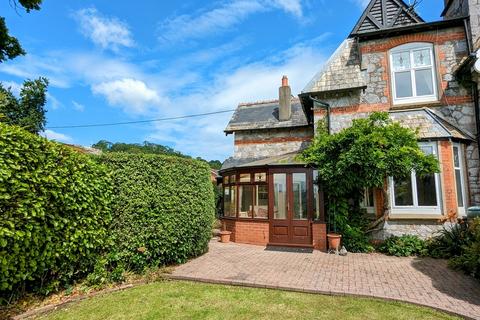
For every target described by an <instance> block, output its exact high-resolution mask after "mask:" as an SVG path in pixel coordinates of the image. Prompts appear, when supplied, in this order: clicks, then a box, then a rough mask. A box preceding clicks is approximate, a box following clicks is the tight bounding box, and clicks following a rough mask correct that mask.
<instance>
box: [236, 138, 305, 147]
mask: <svg viewBox="0 0 480 320" xmlns="http://www.w3.org/2000/svg"><path fill="white" fill-rule="evenodd" d="M312 139H313V138H312V137H282V138H269V139H252V140H235V142H234V144H235V145H236V146H238V145H244V144H262V143H263V144H266V143H284V142H297V141H299V142H308V141H312Z"/></svg>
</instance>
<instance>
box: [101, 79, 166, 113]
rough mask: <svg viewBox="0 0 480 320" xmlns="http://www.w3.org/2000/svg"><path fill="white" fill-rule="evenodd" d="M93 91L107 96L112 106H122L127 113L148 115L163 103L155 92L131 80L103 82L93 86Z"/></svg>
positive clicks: (138, 81) (139, 82)
mask: <svg viewBox="0 0 480 320" xmlns="http://www.w3.org/2000/svg"><path fill="white" fill-rule="evenodd" d="M92 91H93V93H95V94H101V95H103V96H105V98H106V99H107V101H108V103H109V104H110V105H112V106H115V105H116V106H122V107H123V109H124V110H125V111H126V112H128V113H134V114H142V113H146V112H147V111H148V110H149V109H151V108H152V107H153V106H154V105H158V104H159V103H160V101H161V100H160V97H159V95H158V94H157V92H156V91H155V90H153V89H151V88H149V87H148V86H147V85H146V84H145V83H144V82H143V81H140V80H136V79H131V78H124V79H121V80H115V81H110V82H102V83H99V84H96V85H93V86H92Z"/></svg>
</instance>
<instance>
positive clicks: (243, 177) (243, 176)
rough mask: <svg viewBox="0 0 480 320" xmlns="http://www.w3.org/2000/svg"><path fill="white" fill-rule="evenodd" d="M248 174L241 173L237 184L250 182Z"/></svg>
mask: <svg viewBox="0 0 480 320" xmlns="http://www.w3.org/2000/svg"><path fill="white" fill-rule="evenodd" d="M250 178H251V177H250V173H241V174H240V179H239V182H250Z"/></svg>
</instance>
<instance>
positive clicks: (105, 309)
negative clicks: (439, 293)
mask: <svg viewBox="0 0 480 320" xmlns="http://www.w3.org/2000/svg"><path fill="white" fill-rule="evenodd" d="M41 319H49V320H53V319H75V320H82V319H101V320H107V319H458V318H455V317H452V316H450V315H447V314H444V313H440V312H437V311H435V310H432V309H428V308H423V307H418V306H415V305H409V304H405V303H399V302H390V301H382V300H375V299H364V298H352V297H333V296H325V295H320V294H307V293H296V292H286V291H280V290H268V289H253V288H243V287H233V286H222V285H211V284H202V283H194V282H183V281H162V282H156V283H151V284H146V285H141V286H138V287H135V288H132V289H128V290H124V291H118V292H114V293H110V294H106V295H103V296H97V297H93V298H90V299H87V300H83V301H81V302H79V303H77V304H74V305H69V306H68V307H66V308H65V309H60V310H58V311H55V312H52V313H50V314H47V315H45V316H44V317H42V318H41Z"/></svg>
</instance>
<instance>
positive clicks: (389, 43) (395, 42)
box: [360, 31, 465, 54]
mask: <svg viewBox="0 0 480 320" xmlns="http://www.w3.org/2000/svg"><path fill="white" fill-rule="evenodd" d="M455 40H457V41H458V40H465V33H464V32H463V31H461V32H450V33H447V34H440V35H437V34H421V33H420V34H418V33H417V34H408V35H404V36H399V37H394V38H390V39H388V40H386V41H385V42H383V43H375V44H369V45H363V46H362V47H361V49H360V51H361V53H362V54H363V53H373V52H384V51H388V50H390V49H392V48H395V47H397V46H400V45H402V44H406V43H409V42H430V43H433V44H436V45H440V44H444V43H445V42H448V41H455Z"/></svg>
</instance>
